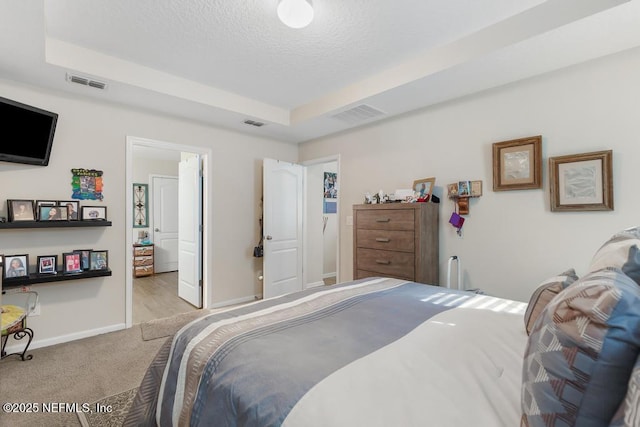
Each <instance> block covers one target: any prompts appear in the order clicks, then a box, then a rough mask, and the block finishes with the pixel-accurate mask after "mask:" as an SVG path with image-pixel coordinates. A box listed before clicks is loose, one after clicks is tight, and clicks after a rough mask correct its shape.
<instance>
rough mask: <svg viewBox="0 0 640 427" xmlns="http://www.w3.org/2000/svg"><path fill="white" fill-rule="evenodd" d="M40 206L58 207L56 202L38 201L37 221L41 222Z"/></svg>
mask: <svg viewBox="0 0 640 427" xmlns="http://www.w3.org/2000/svg"><path fill="white" fill-rule="evenodd" d="M40 206H58V202H56V201H55V200H36V220H38V221H40Z"/></svg>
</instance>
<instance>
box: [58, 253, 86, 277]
mask: <svg viewBox="0 0 640 427" xmlns="http://www.w3.org/2000/svg"><path fill="white" fill-rule="evenodd" d="M62 266H63V268H64V272H65V274H66V273H80V272H81V271H82V265H81V262H80V254H79V253H78V252H65V253H63V254H62Z"/></svg>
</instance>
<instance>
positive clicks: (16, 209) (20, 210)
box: [7, 200, 36, 222]
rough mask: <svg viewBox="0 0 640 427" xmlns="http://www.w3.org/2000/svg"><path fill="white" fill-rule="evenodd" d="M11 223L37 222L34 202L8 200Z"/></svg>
mask: <svg viewBox="0 0 640 427" xmlns="http://www.w3.org/2000/svg"><path fill="white" fill-rule="evenodd" d="M7 211H8V212H9V221H11V222H13V221H35V219H36V217H35V215H34V211H33V200H7Z"/></svg>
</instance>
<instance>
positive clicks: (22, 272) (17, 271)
mask: <svg viewBox="0 0 640 427" xmlns="http://www.w3.org/2000/svg"><path fill="white" fill-rule="evenodd" d="M4 261H5V264H4V275H3V277H4V278H5V279H13V278H15V277H25V276H28V275H29V255H5V257H4Z"/></svg>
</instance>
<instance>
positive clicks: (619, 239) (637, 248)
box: [589, 227, 640, 285]
mask: <svg viewBox="0 0 640 427" xmlns="http://www.w3.org/2000/svg"><path fill="white" fill-rule="evenodd" d="M606 267H616V268H619V269H621V270H622V271H623V272H624V274H626V275H627V276H629V277H631V278H632V279H633V280H635V282H636V283H637V284H639V285H640V227H633V228H628V229H626V230H624V231H621V232H619V233H616V234H614V235H613V236H612V237H611V238H610V239H609V240H608V241H607V242H606V243H605V244H604V245H602V246H601V247H600V249H598V251H597V252H596V254H595V255H594V256H593V259H592V260H591V267H590V268H589V271H597V270H601V269H603V268H606Z"/></svg>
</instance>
